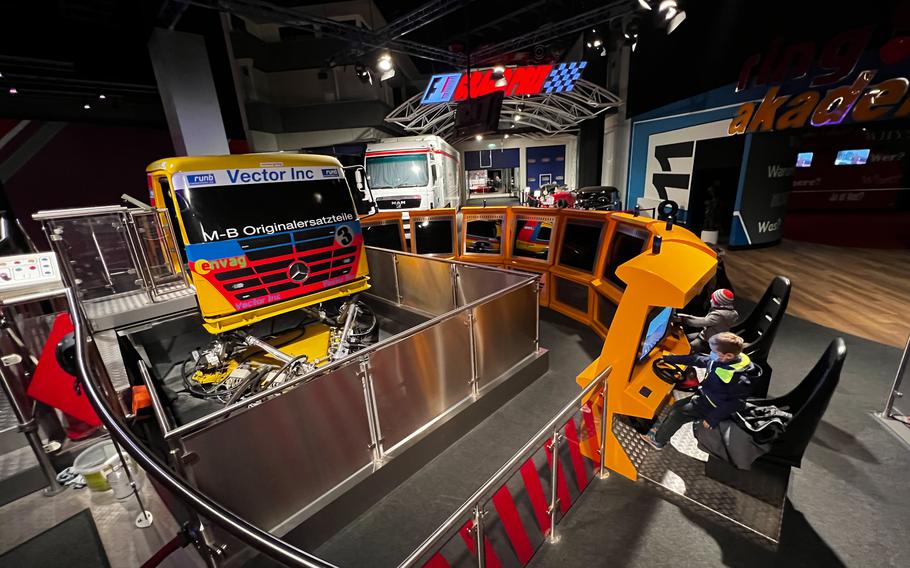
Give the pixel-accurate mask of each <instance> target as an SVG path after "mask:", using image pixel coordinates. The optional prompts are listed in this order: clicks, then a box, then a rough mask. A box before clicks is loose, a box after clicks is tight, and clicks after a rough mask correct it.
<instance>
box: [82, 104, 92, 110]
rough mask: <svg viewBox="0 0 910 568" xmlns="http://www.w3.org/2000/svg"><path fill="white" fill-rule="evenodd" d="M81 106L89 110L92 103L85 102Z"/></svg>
mask: <svg viewBox="0 0 910 568" xmlns="http://www.w3.org/2000/svg"><path fill="white" fill-rule="evenodd" d="M82 108H84V109H85V110H91V108H92V105H90V104H87V103H86V104H84V105H82Z"/></svg>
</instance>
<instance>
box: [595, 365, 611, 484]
mask: <svg viewBox="0 0 910 568" xmlns="http://www.w3.org/2000/svg"><path fill="white" fill-rule="evenodd" d="M603 382H604V388H603V389H602V390H601V399H600V400H601V409H600V468H599V469H598V471H597V477H599V478H600V479H607V478H608V477H610V472H609V471H607V468H606V467H604V454H606V452H607V379H606V377H604V379H603Z"/></svg>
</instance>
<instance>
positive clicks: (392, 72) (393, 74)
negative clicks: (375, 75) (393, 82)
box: [379, 69, 395, 83]
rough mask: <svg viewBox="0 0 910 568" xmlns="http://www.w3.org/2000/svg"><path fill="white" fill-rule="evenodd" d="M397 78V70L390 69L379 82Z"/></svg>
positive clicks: (380, 77)
mask: <svg viewBox="0 0 910 568" xmlns="http://www.w3.org/2000/svg"><path fill="white" fill-rule="evenodd" d="M394 76H395V70H394V69H389V70H388V71H383V72H382V75H380V76H379V82H380V83H381V82H383V81H388V80H389V79H391V78H392V77H394Z"/></svg>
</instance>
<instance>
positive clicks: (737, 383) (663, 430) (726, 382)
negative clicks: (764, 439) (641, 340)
mask: <svg viewBox="0 0 910 568" xmlns="http://www.w3.org/2000/svg"><path fill="white" fill-rule="evenodd" d="M708 345H709V346H710V348H711V353H710V355H698V354H692V355H668V356H666V357H664V361H666V362H668V363H676V364H681V365H690V366H695V367H703V368H705V369H706V370H707V373H706V375H705V380H704V381H702V382H701V384H700V385H699V387H698V391H697V392H696V394H695V395H693V396H690V397H689V398H685V399H682V400H679V401H677V402H676V404H674V405H673V407H672V408H671V409H670V413H669V414H668V415H667V417H666V419H664V420H663V422H660V423H657V424H655V425H654V426H653V427H652V428H651V430H650V431H649V432H648V433H647V434H642V437H643V438H644V439H645V441H647V442H648V443H649V444H651V445H652V446H653V447H654V448H656V449H658V450H660V449H663V447H664V446H665V445H667V442H669V441H670V438H671V437H673V434H675V433H676V431H677V430H679V429H680V428H681V427H682V426H683V425H684V424H688V423H689V422H697V421H699V420H700V421H701V422H702V425H703V426H704V427H705V428H709V429H710V428H715V427H717V425H718V423H720V422H721V421H723V420H726V419H727V418H729V417H730V416H732V415H733V414H734V413H736V412H739V411H740V410H742V409H743V408H745V400H746V398H747V397H748V396H749V395H750V394H751V393H752V382H753V379H754V378H756V377H757V376H758V375H759V374H760V369H759V368H758V367H757V366H756V365H754V364H753V363H752V361H751V360H750V359H749V356H748V355H746V354H745V353H743V352H742V351H743V340H742V338H741V337H739V336H738V335H736V334H733V333H730V332H724V333H718V334H717V335H713V336H711V338H710V339H708Z"/></svg>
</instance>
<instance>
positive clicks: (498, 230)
mask: <svg viewBox="0 0 910 568" xmlns="http://www.w3.org/2000/svg"><path fill="white" fill-rule="evenodd" d="M466 222H467V225H466V226H467V229H466V230H465V240H464V252H465V253H466V254H500V253H501V252H502V216H498V217H496V216H490V217H483V218H479V219H478V218H476V217H471V218H468V219H466Z"/></svg>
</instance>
